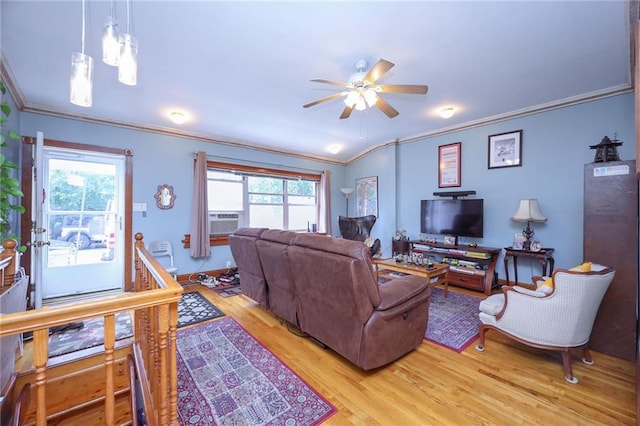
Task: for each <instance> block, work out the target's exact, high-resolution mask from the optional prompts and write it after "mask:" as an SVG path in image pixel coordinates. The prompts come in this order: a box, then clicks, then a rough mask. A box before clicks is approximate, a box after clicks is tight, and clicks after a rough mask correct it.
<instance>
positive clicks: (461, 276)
mask: <svg viewBox="0 0 640 426" xmlns="http://www.w3.org/2000/svg"><path fill="white" fill-rule="evenodd" d="M409 244H410V246H411V252H416V253H422V254H423V255H425V256H429V257H431V258H432V259H433V260H434V261H436V262H439V263H446V264H448V265H449V284H451V285H455V286H458V287H464V288H468V289H471V290H478V291H482V292H484V294H485V295H487V296H488V295H490V294H491V289H492V288H493V281H494V276H495V272H496V263H497V262H498V257H499V256H500V252H501V251H502V249H501V248H494V247H481V246H477V247H470V246H468V245H451V244H440V243H429V242H426V241H409Z"/></svg>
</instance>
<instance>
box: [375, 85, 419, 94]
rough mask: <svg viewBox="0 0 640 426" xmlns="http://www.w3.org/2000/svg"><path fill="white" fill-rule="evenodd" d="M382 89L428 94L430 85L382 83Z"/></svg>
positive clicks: (389, 91) (383, 90) (391, 91)
mask: <svg viewBox="0 0 640 426" xmlns="http://www.w3.org/2000/svg"><path fill="white" fill-rule="evenodd" d="M378 87H380V91H381V92H382V93H409V94H414V95H426V94H427V92H428V91H429V86H423V85H418V84H381V85H379V86H378Z"/></svg>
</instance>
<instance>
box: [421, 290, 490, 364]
mask: <svg viewBox="0 0 640 426" xmlns="http://www.w3.org/2000/svg"><path fill="white" fill-rule="evenodd" d="M481 300H482V299H480V298H477V297H473V296H467V295H466V294H461V293H456V292H453V291H449V296H448V297H447V298H446V299H445V297H444V290H442V289H441V288H438V287H435V288H432V289H431V305H430V307H429V323H428V325H427V332H426V334H425V336H424V338H425V339H427V340H429V341H431V342H434V343H437V344H438V345H441V346H444V347H446V348H449V349H451V350H454V351H456V352H462V351H463V350H465V348H466V347H467V346H469V345H470V344H471V343H473V341H474V340H476V339H477V338H478V336H479V332H478V327H479V326H480V319H479V317H478V313H479V310H478V306H479V305H480V301H481Z"/></svg>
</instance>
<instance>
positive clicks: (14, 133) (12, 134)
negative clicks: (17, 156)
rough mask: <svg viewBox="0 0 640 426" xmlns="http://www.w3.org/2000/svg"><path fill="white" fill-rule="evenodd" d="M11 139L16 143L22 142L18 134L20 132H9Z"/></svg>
mask: <svg viewBox="0 0 640 426" xmlns="http://www.w3.org/2000/svg"><path fill="white" fill-rule="evenodd" d="M8 133H9V137H10V138H11V139H13V140H14V141H19V140H20V135H19V134H18V132H15V131H13V130H9V132H8Z"/></svg>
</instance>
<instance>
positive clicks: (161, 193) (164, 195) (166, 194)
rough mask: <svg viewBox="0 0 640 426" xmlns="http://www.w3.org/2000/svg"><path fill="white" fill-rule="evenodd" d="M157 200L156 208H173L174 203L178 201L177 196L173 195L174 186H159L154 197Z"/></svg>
mask: <svg viewBox="0 0 640 426" xmlns="http://www.w3.org/2000/svg"><path fill="white" fill-rule="evenodd" d="M153 198H155V199H156V206H158V208H159V209H162V210H169V209H170V208H172V207H173V203H174V202H175V200H176V198H177V197H176V195H175V194H174V193H173V186H171V185H167V184H164V185H158V192H156V194H155V195H154V196H153Z"/></svg>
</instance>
